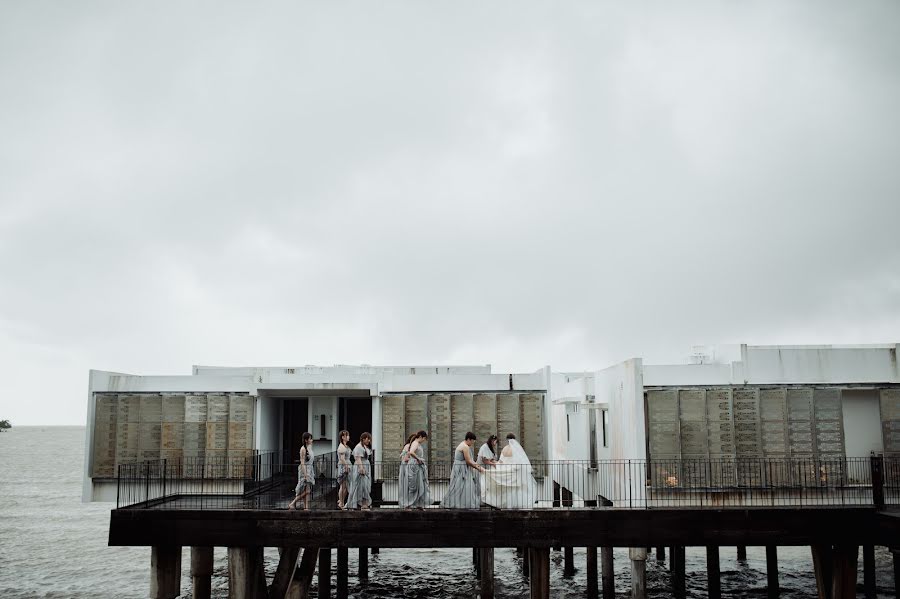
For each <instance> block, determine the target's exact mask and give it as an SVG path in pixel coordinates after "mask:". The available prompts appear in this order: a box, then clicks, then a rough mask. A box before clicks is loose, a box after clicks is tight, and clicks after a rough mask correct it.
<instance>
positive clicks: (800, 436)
mask: <svg viewBox="0 0 900 599" xmlns="http://www.w3.org/2000/svg"><path fill="white" fill-rule="evenodd" d="M812 398H813V390H812V389H808V388H807V389H803V388H799V389H788V390H787V412H788V443H789V446H790V447H789V448H790V454H791V457H812V456H813V454H814V452H815V445H814V439H813V416H812Z"/></svg>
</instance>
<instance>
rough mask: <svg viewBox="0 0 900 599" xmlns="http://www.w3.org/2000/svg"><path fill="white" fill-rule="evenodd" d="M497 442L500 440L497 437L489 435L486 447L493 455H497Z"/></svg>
mask: <svg viewBox="0 0 900 599" xmlns="http://www.w3.org/2000/svg"><path fill="white" fill-rule="evenodd" d="M498 441H500V439H499V438H498V437H497V435H491V436H490V437H488V438H487V446H488V447H490V448H491V451H493V452H494V453H497V442H498Z"/></svg>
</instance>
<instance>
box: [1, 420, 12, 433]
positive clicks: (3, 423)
mask: <svg viewBox="0 0 900 599" xmlns="http://www.w3.org/2000/svg"><path fill="white" fill-rule="evenodd" d="M8 428H12V425H11V424H10V423H9V420H0V433H2V432H5V431H6V429H8Z"/></svg>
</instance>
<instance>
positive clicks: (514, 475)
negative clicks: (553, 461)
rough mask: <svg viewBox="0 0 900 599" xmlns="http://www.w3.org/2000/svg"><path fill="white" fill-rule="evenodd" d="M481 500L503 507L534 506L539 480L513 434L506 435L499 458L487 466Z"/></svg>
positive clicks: (527, 507)
mask: <svg viewBox="0 0 900 599" xmlns="http://www.w3.org/2000/svg"><path fill="white" fill-rule="evenodd" d="M483 476H484V480H483V483H484V484H483V485H482V501H484V503H486V504H488V505H491V506H494V507H496V508H500V509H531V508H533V507H534V502H535V501H536V500H537V483H536V482H535V480H534V474H533V472H532V469H531V461H530V460H529V459H528V456H527V455H526V454H525V450H524V449H522V446H521V445H519V442H518V441H516V437H515V435H513V434H512V433H510V434H508V435H507V436H506V447H504V448H503V451H502V452H500V461H499V462H498V463H497V464H496V465H495V466H493V467H489V468H485V471H484V475H483Z"/></svg>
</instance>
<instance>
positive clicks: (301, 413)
mask: <svg viewBox="0 0 900 599" xmlns="http://www.w3.org/2000/svg"><path fill="white" fill-rule="evenodd" d="M308 426H309V400H308V399H306V398H305V397H304V398H303V399H285V400H284V428H283V429H282V430H283V434H284V438H283V439H282V445H281V446H282V447H284V448H285V449H286V450H287V451H288V456H287V458H286V459H287V460H288V461H289V462H291V463H294V462H299V461H300V447H301V443H300V437H301V436H302V435H303V433H305V432H307V431H308V429H307V427H308Z"/></svg>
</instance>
